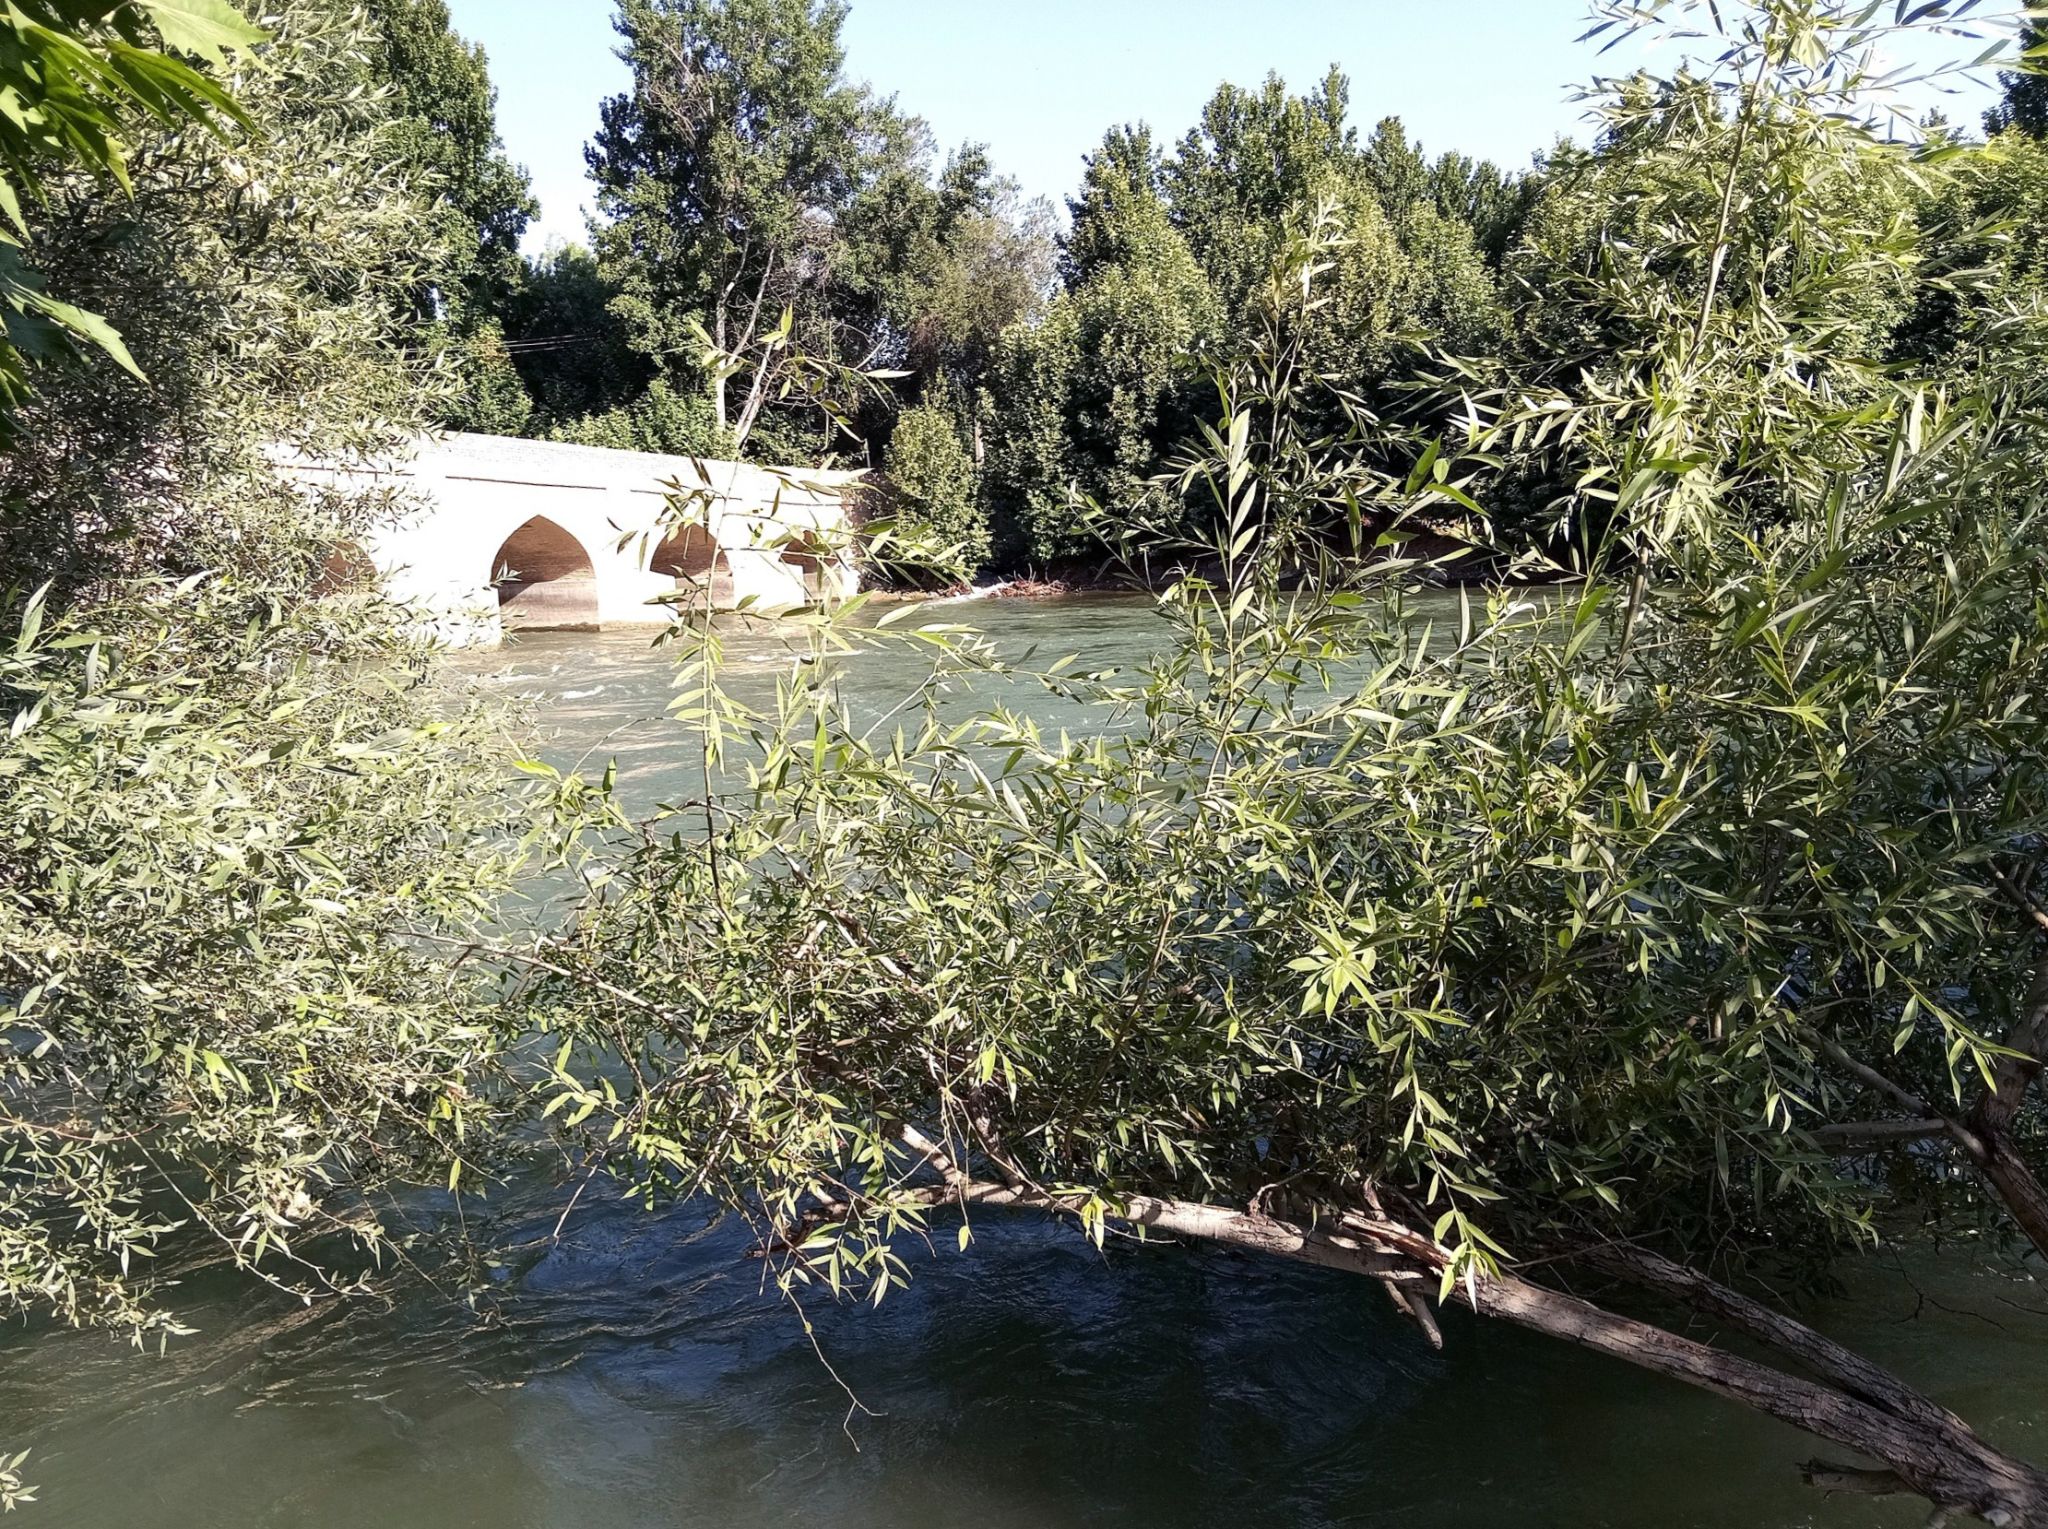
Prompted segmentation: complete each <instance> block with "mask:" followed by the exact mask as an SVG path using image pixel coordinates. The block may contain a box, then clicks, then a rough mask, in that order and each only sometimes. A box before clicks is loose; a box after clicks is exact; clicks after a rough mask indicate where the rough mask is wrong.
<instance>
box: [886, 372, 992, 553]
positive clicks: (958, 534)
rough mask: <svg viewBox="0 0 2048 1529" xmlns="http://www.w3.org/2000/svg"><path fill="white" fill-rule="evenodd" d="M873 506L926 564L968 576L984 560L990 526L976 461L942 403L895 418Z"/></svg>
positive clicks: (928, 404) (924, 405)
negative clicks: (979, 491)
mask: <svg viewBox="0 0 2048 1529" xmlns="http://www.w3.org/2000/svg"><path fill="white" fill-rule="evenodd" d="M882 467H883V475H882V482H881V485H880V491H879V493H878V494H877V495H876V505H877V508H879V509H880V510H881V512H882V513H883V514H884V515H886V516H887V517H888V520H889V522H890V525H891V528H892V530H893V531H894V533H895V534H896V535H897V536H899V537H902V538H904V539H905V540H907V541H910V542H912V543H914V544H916V545H918V546H920V547H922V548H928V549H930V552H931V554H932V555H929V556H928V557H927V561H931V562H934V563H936V564H938V565H940V566H943V567H946V568H948V570H949V571H950V570H951V569H959V570H961V571H963V572H965V573H967V574H970V575H971V574H972V573H973V572H974V571H975V570H976V569H978V568H979V567H981V565H982V564H983V562H984V561H986V559H987V557H988V550H989V534H988V522H987V520H986V519H985V518H984V517H983V515H982V511H981V506H980V503H979V500H978V497H977V495H976V492H975V481H974V480H975V470H974V458H973V456H972V454H971V453H970V452H969V451H968V449H967V445H966V443H965V442H964V441H963V440H962V439H961V437H960V427H959V425H958V424H957V423H956V422H955V420H954V417H953V410H952V409H951V408H949V407H948V406H947V402H946V400H945V399H944V398H943V397H940V398H933V399H931V400H929V401H927V402H925V403H921V404H918V405H915V406H914V407H912V408H908V409H905V410H904V411H903V412H902V413H901V414H900V415H898V416H897V418H896V429H895V432H894V433H893V434H892V435H891V436H890V437H889V451H888V455H887V456H886V457H885V458H884V460H883V464H882Z"/></svg>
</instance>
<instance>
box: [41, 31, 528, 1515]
mask: <svg viewBox="0 0 2048 1529" xmlns="http://www.w3.org/2000/svg"><path fill="white" fill-rule="evenodd" d="M163 9H164V10H166V11H173V12H178V13H182V14H185V15H188V16H196V15H200V14H203V13H205V12H207V11H208V10H209V7H208V6H207V5H206V4H205V3H203V0H183V3H180V4H177V5H167V6H165V7H163ZM216 9H217V8H216ZM223 14H224V15H225V14H226V13H225V12H223ZM267 14H268V20H269V25H270V31H271V35H270V39H269V41H268V42H267V43H265V44H264V46H263V50H262V52H261V54H260V55H258V56H252V55H251V53H250V52H248V51H246V50H237V51H236V53H235V54H234V55H233V56H232V57H225V58H221V59H219V60H218V61H217V62H216V63H215V65H214V66H213V70H212V72H211V73H210V74H209V76H208V85H207V90H208V99H209V100H214V101H220V102H224V101H228V100H232V101H233V102H234V112H233V119H234V120H240V121H244V122H246V123H247V124H248V125H249V131H248V132H247V135H246V136H238V137H237V138H236V139H235V140H234V141H232V142H223V141H221V140H220V139H218V138H216V137H214V136H212V135H210V134H207V133H201V132H195V131H192V130H191V129H190V127H189V125H186V124H182V123H176V122H174V123H169V124H165V123H161V122H158V123H152V122H150V121H149V120H148V118H147V117H146V116H145V115H143V114H141V113H133V114H129V115H126V116H123V117H122V118H121V130H122V134H123V142H124V146H125V149H126V153H125V156H124V163H123V171H124V175H125V179H126V185H125V186H124V187H113V186H109V185H108V184H106V183H105V182H104V181H103V180H102V179H101V178H100V177H99V176H96V175H93V174H91V173H89V172H88V171H87V170H85V169H83V168H81V169H78V170H76V171H73V172H71V173H63V172H61V171H60V172H58V173H54V174H50V175H48V176H47V177H46V179H45V182H44V186H43V193H44V195H43V199H42V203H41V205H38V206H36V207H33V208H28V209H25V214H26V216H25V221H26V222H27V224H28V229H29V233H28V237H27V238H26V239H25V240H24V247H25V249H26V250H27V252H28V254H29V255H30V256H31V257H32V258H33V259H34V260H35V261H36V262H37V264H38V265H39V266H40V267H41V269H43V270H44V271H46V272H48V273H49V274H50V276H51V279H52V280H53V282H61V283H62V284H63V286H64V288H66V289H68V290H70V291H72V292H74V293H76V294H77V295H78V297H79V298H80V300H81V301H84V302H89V303H91V304H92V305H93V306H94V307H95V308H97V309H99V310H100V311H102V312H103V313H105V314H106V315H108V316H109V317H110V319H111V320H112V321H113V322H115V323H116V324H117V325H118V326H119V328H120V329H121V330H122V332H123V333H124V334H125V336H126V338H127V341H128V344H129V348H130V350H131V351H132V354H133V357H134V359H135V360H136V361H137V362H138V363H139V364H140V365H141V367H142V368H143V369H144V370H145V371H146V372H147V374H148V382H147V383H146V384H145V383H143V382H142V381H140V380H138V379H137V378H135V377H134V376H132V375H131V374H130V373H129V372H127V371H125V370H123V369H121V368H119V367H117V366H115V365H113V364H112V363H110V362H109V363H107V364H101V365H97V366H88V365H73V366H64V367H47V368H44V369H42V370H41V371H39V372H37V373H36V374H35V381H36V383H37V390H36V392H35V394H34V396H33V397H31V398H30V399H28V400H27V401H25V402H24V403H23V404H21V405H20V407H19V410H18V414H17V418H18V420H19V423H20V428H19V430H18V431H17V434H16V437H15V439H14V440H13V441H11V442H10V443H9V444H8V446H7V448H6V450H5V451H4V452H0V483H4V485H5V490H4V491H5V507H4V509H0V559H4V561H5V565H6V570H7V571H6V575H5V577H6V579H7V581H8V582H9V584H10V585H13V586H14V587H12V588H10V589H9V590H7V591H6V592H5V593H0V633H4V634H5V638H4V641H0V719H4V720H0V1306H4V1307H5V1309H6V1310H7V1312H8V1313H9V1314H10V1315H11V1316H13V1317H16V1318H19V1319H31V1320H37V1321H56V1322H68V1323H74V1324H78V1325H93V1326H99V1327H103V1328H107V1329H111V1330H113V1331H114V1332H117V1333H120V1334H122V1335H124V1336H126V1337H129V1338H131V1339H133V1340H134V1341H136V1342H137V1343H140V1342H142V1341H144V1340H145V1339H148V1340H151V1341H163V1340H165V1339H167V1338H169V1337H170V1336H172V1335H173V1334H177V1333H179V1332H182V1331H183V1330H184V1329H183V1326H182V1324H181V1323H180V1321H179V1315H178V1308H177V1305H176V1297H175V1295H174V1294H172V1290H173V1289H174V1287H175V1285H176V1278H175V1273H174V1270H175V1269H176V1268H177V1267H178V1266H180V1265H181V1264H184V1263H185V1262H186V1260H187V1259H189V1258H190V1257H191V1256H192V1254H193V1251H194V1249H195V1248H197V1249H198V1250H199V1252H200V1254H201V1256H204V1257H207V1258H211V1259H218V1260H227V1261H231V1262H232V1263H233V1264H234V1265H235V1266H237V1267H239V1268H242V1269H244V1270H246V1271H248V1272H250V1273H251V1274H252V1275H253V1276H255V1277H258V1278H263V1279H268V1280H270V1281H272V1282H274V1283H276V1284H278V1285H280V1286H283V1287H286V1288H289V1289H291V1290H293V1291H295V1292H297V1293H299V1294H301V1295H304V1296H306V1297H308V1298H310V1297H311V1296H312V1295H313V1294H315V1293H317V1292H333V1291H338V1290H348V1289H352V1288H355V1287H356V1286H357V1285H358V1284H359V1283H360V1281H361V1280H362V1279H363V1277H364V1276H365V1275H366V1274H367V1273H368V1272H369V1271H371V1270H373V1269H374V1268H376V1267H377V1264H378V1259H379V1256H380V1255H379V1252H378V1248H379V1246H380V1245H381V1240H380V1228H381V1224H382V1219H381V1218H382V1208H383V1207H384V1206H385V1205H386V1204H387V1203H388V1202H387V1201H385V1200H384V1199H382V1198H381V1196H380V1190H381V1189H383V1188H385V1187H388V1186H389V1185H390V1184H392V1183H393V1182H394V1181H397V1182H417V1181H419V1180H421V1179H425V1180H427V1181H429V1182H431V1183H434V1184H437V1185H442V1186H445V1185H446V1184H447V1183H448V1182H449V1179H450V1171H451V1163H452V1161H454V1160H457V1159H458V1158H459V1155H460V1154H461V1153H463V1152H464V1151H465V1148H464V1146H463V1145H462V1144H461V1140H460V1138H461V1134H462V1132H463V1130H464V1129H465V1128H466V1127H467V1125H468V1124H469V1123H470V1122H471V1121H473V1120H474V1119H476V1117H477V1115H478V1113H479V1112H480V1111H481V1110H483V1108H484V1106H483V1105H482V1104H481V1101H480V1100H479V1098H478V1097H477V1095H476V1094H475V1093H473V1092H472V1089H473V1087H475V1086H477V1085H478V1084H479V1082H480V1078H481V1076H482V1074H483V1073H484V1071H485V1069H486V1068H487V1067H488V1063H489V1059H490V1057H491V1056H492V1055H493V1053H494V1051H495V1041H494V1038H493V1035H492V1034H491V1032H490V1031H489V1030H488V1028H487V1027H486V1026H484V1025H481V1024H479V1023H478V1022H477V1016H476V1014H475V1012H474V1010H473V1009H472V1008H471V1007H470V1005H469V1000H470V999H471V998H472V997H473V993H472V990H471V988H470V985H469V982H468V980H467V979H466V978H465V977H464V976H463V974H462V972H461V971H460V970H458V969H455V968H451V967H450V966H449V965H448V963H447V962H446V961H445V960H444V959H443V958H442V957H441V954H440V952H439V950H438V948H437V947H435V946H434V945H432V944H431V943H425V942H423V941H422V939H421V938H420V937H425V941H431V940H432V939H433V938H434V937H435V936H436V935H447V936H449V937H452V933H451V932H453V931H461V930H465V929H467V927H468V925H469V921H470V920H471V919H472V918H473V917H475V916H476V915H477V914H478V913H479V912H480V910H481V909H482V908H483V907H484V906H485V904H486V902H487V900H488V898H489V896H490V894H491V893H492V891H493V890H495V889H496V888H497V887H498V886H500V885H501V884H502V883H501V882H500V880H499V875H498V873H499V871H500V869H501V868H502V864H503V860H502V857H501V854H500V848H501V845H500V836H501V835H502V834H503V832H504V831H505V829H506V826H507V825H506V824H505V822H504V821H503V818H502V816H501V815H499V811H498V809H499V806H500V802H499V800H498V798H497V795H496V784H495V783H496V780H497V777H496V775H495V773H494V772H493V771H492V770H491V769H490V767H489V759H488V758H487V756H486V754H485V735H484V734H483V733H482V732H481V731H480V729H479V728H478V727H477V726H476V725H474V723H473V722H472V721H471V719H469V718H468V717H467V716H466V715H464V714H462V713H461V712H460V709H459V708H457V709H455V710H451V709H450V708H449V707H448V706H447V705H446V704H445V698H437V697H435V696H432V695H430V694H428V693H426V692H424V691H422V690H421V689H420V688H419V686H418V684H417V678H418V675H419V672H420V670H421V667H422V666H423V664H424V662H425V659H426V654H425V651H424V649H423V647H422V646H421V645H420V644H419V643H417V642H415V641H413V640H412V639H410V638H407V637H406V636H404V635H402V634H403V633H404V631H405V630H406V627H407V623H408V622H409V620H410V619H411V618H410V613H408V612H406V611H403V610H398V609H394V608H392V607H390V606H388V605H387V604H386V603H384V602H383V601H382V600H381V599H380V597H379V596H378V595H377V593H376V591H375V589H374V587H373V583H372V581H371V580H369V579H367V578H365V577H363V576H361V574H360V567H361V558H360V554H359V553H356V554H354V555H353V556H351V555H350V547H349V540H348V539H349V537H350V536H351V535H352V534H355V533H360V532H361V531H362V529H363V528H364V527H365V526H366V525H368V524H369V523H370V522H371V521H372V520H373V519H374V518H376V517H377V516H379V515H382V514H386V513H390V512H392V511H394V510H395V509H398V508H401V507H402V506H400V505H398V504H397V503H395V502H393V501H392V499H391V498H390V497H389V496H388V495H384V494H372V495H370V496H367V498H365V499H363V500H351V499H348V498H345V497H343V496H341V495H330V494H319V493H314V492H311V491H309V490H307V489H305V488H303V487H295V486H294V485H292V484H290V483H288V482H286V481H283V480H282V479H281V478H280V475H279V474H278V472H277V471H276V468H275V465H274V459H273V455H272V453H273V452H275V451H276V450H278V449H280V448H287V447H296V448H299V449H301V450H303V451H305V452H308V453H311V454H314V455H316V456H318V457H320V458H323V459H325V460H328V461H337V460H339V461H346V460H348V459H349V458H350V457H351V456H356V457H362V456H373V455H374V456H379V457H381V456H383V455H384V454H385V453H387V452H389V451H390V450H392V449H393V448H394V447H396V446H397V445H399V444H400V443H401V442H403V441H404V440H405V439H407V438H408V437H409V436H410V435H411V434H412V433H413V432H416V431H417V430H418V429H420V428H421V427H422V426H423V425H424V424H425V423H426V420H427V418H428V411H429V410H430V409H431V407H432V405H433V402H434V400H435V398H436V397H437V392H436V389H437V385H438V384H439V383H440V382H443V381H445V379H439V378H437V377H436V376H435V375H433V374H432V373H431V372H429V371H428V370H427V369H425V368H424V367H423V366H422V365H421V364H420V357H419V354H418V352H416V351H414V350H412V349H410V348H409V346H408V343H407V342H408V338H409V335H408V330H407V328H406V325H405V322H404V320H403V318H402V314H403V312H404V307H405V305H404V302H403V299H404V297H405V295H406V294H407V293H409V292H410V291H412V290H414V289H415V282H416V281H417V279H418V278H419V276H420V274H421V272H422V271H423V270H424V269H431V262H432V260H433V258H434V254H435V251H434V250H433V248H432V243H431V240H430V239H429V238H427V237H425V234H424V231H425V230H428V229H430V228H431V227H432V226H433V218H432V215H431V212H430V209H429V206H428V203H427V201H426V200H425V199H424V198H423V197H420V196H416V195H414V194H413V193H412V192H411V191H410V189H409V188H408V187H407V186H406V185H405V184H404V183H403V182H402V181H399V180H396V179H394V178H393V176H392V175H391V172H390V162H391V161H390V155H389V152H388V150H389V141H388V139H387V138H386V136H385V134H386V130H387V129H388V128H389V126H390V118H389V116H388V115H387V106H388V101H387V99H386V98H385V97H383V96H381V95H380V94H379V93H378V92H377V91H375V90H374V89H372V88H370V86H369V82H368V80H367V79H366V55H367V52H368V49H369V46H370V44H371V42H372V41H373V35H374V34H372V33H371V32H369V30H368V28H367V25H366V22H365V19H364V17H363V15H362V13H361V12H360V11H359V10H358V9H356V8H355V7H353V6H351V5H346V4H332V3H329V0H282V3H279V4H276V5H272V6H270V7H269V8H268V12H267ZM171 37H172V34H171V33H170V32H168V31H167V32H166V38H167V39H170V38H171ZM216 109H217V110H219V111H221V112H223V113H226V111H227V108H226V107H224V106H220V107H217V108H216ZM16 581H20V582H19V583H16ZM31 587H34V593H30V589H31ZM17 1484H18V1478H16V1477H13V1476H11V1475H9V1473H8V1472H7V1471H4V1470H0V1499H4V1498H5V1496H6V1494H7V1493H8V1492H10V1491H11V1490H13V1488H14V1486H15V1485H17Z"/></svg>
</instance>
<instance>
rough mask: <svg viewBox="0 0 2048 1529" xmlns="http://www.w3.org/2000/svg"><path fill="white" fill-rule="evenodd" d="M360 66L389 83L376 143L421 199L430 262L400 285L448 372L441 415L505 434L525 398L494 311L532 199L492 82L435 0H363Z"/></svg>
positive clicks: (512, 270)
mask: <svg viewBox="0 0 2048 1529" xmlns="http://www.w3.org/2000/svg"><path fill="white" fill-rule="evenodd" d="M369 11H370V15H371V18H372V19H373V21H374V22H375V24H376V28H377V41H376V45H375V47H374V49H373V51H372V55H371V71H372V77H373V78H374V79H375V80H376V82H377V83H378V84H379V85H381V86H383V87H384V88H385V89H387V90H388V91H389V92H390V95H391V99H390V102H389V125H388V127H387V128H386V129H385V132H384V140H385V144H386V147H387V149H388V151H389V152H390V153H391V155H392V156H393V158H394V160H395V162H396V164H397V165H398V166H399V167H400V171H401V174H402V175H403V176H404V178H405V180H406V181H407V183H408V184H409V185H410V187H411V189H412V190H413V192H414V193H415V194H416V195H419V196H421V197H422V198H424V199H426V200H427V201H428V203H429V206H430V209H431V212H430V216H431V219H432V222H433V225H434V226H433V229H432V232H431V234H430V235H429V240H430V242H431V245H432V247H433V248H435V249H436V250H437V251H439V252H440V255H441V259H440V263H439V265H438V267H437V268H436V269H435V270H433V271H431V272H430V273H427V279H426V280H425V281H424V282H423V283H422V284H421V285H420V286H419V287H418V288H417V289H416V290H415V291H413V292H412V293H410V294H408V295H407V299H406V300H407V301H409V302H410V304H411V305H412V308H413V310H414V314H415V316H416V317H417V319H418V320H419V321H420V323H421V329H422V334H421V338H423V339H424V340H426V341H427V342H428V343H429V344H430V345H433V346H434V347H436V348H438V349H440V350H441V351H442V352H443V353H444V359H445V362H446V364H448V365H449V366H451V367H452V368H453V369H454V371H455V372H456V373H457V375H458V379H459V380H458V384H457V387H456V389H455V390H454V392H453V394H452V396H451V397H450V399H449V401H448V403H447V406H446V410H447V412H446V418H445V420H444V421H443V422H444V423H446V424H448V425H450V426H453V427H455V428H457V429H464V430H482V431H486V432H489V433H493V434H503V435H517V434H519V433H520V432H521V430H522V429H523V428H524V426H525V424H526V421H527V416H528V415H529V414H530V413H531V411H532V403H531V401H530V399H529V398H528V397H527V395H526V392H525V388H524V386H523V384H522V381H521V378H520V376H519V373H518V372H517V370H516V369H515V368H514V366H513V364H512V360H511V357H510V355H509V353H508V352H507V350H506V347H505V337H504V334H503V330H502V326H501V322H500V319H499V317H498V315H501V314H503V313H504V312H505V311H506V310H507V309H508V307H509V306H510V304H511V302H512V299H513V296H514V294H515V293H516V292H517V290H518V287H519V283H520V280H521V277H522V275H523V274H524V271H523V266H522V264H521V261H520V258H519V241H520V238H521V236H522V235H523V234H524V233H525V231H526V225H527V224H528V222H530V221H531V220H532V219H533V218H534V217H535V216H537V215H538V213H539V211H540V205H539V204H538V203H537V202H535V201H534V199H533V193H532V191H531V189H530V188H529V187H528V185H527V179H526V172H525V171H524V170H522V169H520V168H518V167H517V166H515V165H513V164H512V163H511V162H510V161H509V160H508V159H506V157H505V153H504V148H503V146H502V145H501V144H500V143H499V141H498V129H497V90H496V89H495V87H493V86H492V84H491V79H490V72H489V68H488V64H487V61H486V60H485V58H484V53H483V50H482V49H481V48H479V47H477V46H475V45H474V44H470V43H466V42H464V41H463V40H462V39H461V38H460V37H458V36H457V35H456V34H455V31H454V29H453V26H452V24H451V23H450V20H449V16H448V7H447V5H446V3H445V0H372V3H371V4H370V6H369Z"/></svg>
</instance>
